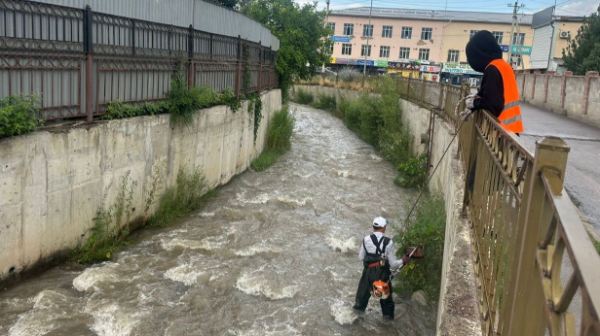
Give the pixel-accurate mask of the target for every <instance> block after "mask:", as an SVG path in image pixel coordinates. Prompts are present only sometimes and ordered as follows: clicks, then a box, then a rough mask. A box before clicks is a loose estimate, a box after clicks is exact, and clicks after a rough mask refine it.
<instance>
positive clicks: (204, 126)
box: [0, 90, 281, 282]
mask: <svg viewBox="0 0 600 336" xmlns="http://www.w3.org/2000/svg"><path fill="white" fill-rule="evenodd" d="M261 99H262V102H263V110H262V114H263V120H262V122H261V124H260V129H259V131H258V137H257V140H256V144H254V126H253V122H254V121H253V119H252V118H253V117H252V116H253V114H249V113H248V112H247V104H248V102H244V104H243V105H242V108H241V109H240V110H239V111H238V112H237V113H233V112H232V111H231V110H230V109H229V108H227V107H225V106H217V107H213V108H210V109H205V110H200V111H198V112H197V113H196V117H195V124H194V126H193V127H180V128H177V129H172V128H171V126H170V116H169V115H167V114H165V115H157V116H144V117H136V118H129V119H121V120H114V121H103V122H97V123H95V124H92V125H87V126H85V125H84V126H81V127H76V128H69V129H66V130H50V131H40V132H36V133H32V134H29V135H24V136H18V137H15V138H11V139H4V140H1V141H0V282H2V281H3V280H6V279H7V278H8V277H9V276H11V277H13V276H16V275H17V274H18V273H20V272H22V271H25V270H28V269H31V268H33V267H34V266H36V265H40V264H44V263H46V262H48V261H50V260H52V259H53V258H55V257H57V256H59V255H61V254H64V253H66V252H68V251H70V250H71V249H73V248H75V247H76V246H77V245H78V244H79V243H80V242H81V241H84V240H85V239H87V237H88V233H89V229H90V228H91V227H92V226H93V218H94V217H95V215H96V211H97V210H98V209H99V208H100V207H101V206H103V205H104V206H109V205H111V204H113V203H114V201H115V199H116V197H117V194H118V192H119V189H120V186H121V184H122V182H121V181H122V179H123V177H124V176H127V175H129V179H130V181H131V182H130V183H131V184H132V185H133V189H132V190H133V202H132V205H133V208H134V209H135V210H134V211H133V217H140V216H142V214H143V212H144V207H145V202H146V198H147V194H148V191H149V189H150V185H151V183H152V177H153V172H154V171H155V169H156V167H157V166H162V167H163V172H164V174H163V176H165V178H164V182H163V184H162V190H159V192H158V195H159V196H160V195H161V194H162V192H163V191H164V190H165V189H166V187H168V186H173V185H175V180H176V177H177V173H178V171H179V169H180V168H182V167H187V168H191V167H202V169H203V171H204V173H205V175H206V178H207V181H208V183H209V186H210V187H211V188H214V187H216V186H218V185H222V184H225V183H227V182H228V181H229V180H230V179H231V178H232V177H233V176H235V175H236V174H239V173H241V172H243V171H245V170H246V169H247V168H248V166H249V165H250V162H251V160H252V159H253V158H255V157H256V156H257V155H258V154H259V153H260V152H261V151H262V149H263V147H264V143H265V140H266V131H267V128H268V124H269V121H270V119H271V116H272V115H273V112H274V111H276V110H278V109H280V108H281V91H280V90H272V91H269V92H266V93H263V94H262V98H261ZM157 198H158V197H157ZM157 203H158V202H156V203H155V205H154V207H156V205H157ZM152 210H153V209H151V211H152Z"/></svg>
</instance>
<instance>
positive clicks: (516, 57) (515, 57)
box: [510, 54, 522, 67]
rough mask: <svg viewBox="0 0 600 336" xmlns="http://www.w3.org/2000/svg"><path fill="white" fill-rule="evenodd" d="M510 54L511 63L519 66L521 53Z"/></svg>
mask: <svg viewBox="0 0 600 336" xmlns="http://www.w3.org/2000/svg"><path fill="white" fill-rule="evenodd" d="M510 56H511V62H510V63H511V65H516V66H517V67H520V66H521V61H522V60H521V54H510Z"/></svg>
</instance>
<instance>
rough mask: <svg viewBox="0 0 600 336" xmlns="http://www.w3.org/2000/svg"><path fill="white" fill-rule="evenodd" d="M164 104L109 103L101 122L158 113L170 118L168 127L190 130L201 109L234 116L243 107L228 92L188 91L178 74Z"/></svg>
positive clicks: (210, 90) (181, 73)
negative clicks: (225, 109)
mask: <svg viewBox="0 0 600 336" xmlns="http://www.w3.org/2000/svg"><path fill="white" fill-rule="evenodd" d="M167 97H168V98H167V100H165V101H161V102H158V103H150V102H145V103H143V104H142V105H129V104H123V103H122V102H121V101H118V100H117V101H112V102H110V103H109V105H108V108H107V109H106V114H105V115H103V116H102V119H108V120H112V119H121V118H131V117H137V116H142V115H155V114H161V113H170V114H171V124H172V125H173V126H175V127H177V126H182V125H185V126H192V125H193V123H194V113H195V112H196V111H197V110H199V109H202V108H207V107H212V106H216V105H226V106H228V107H229V108H231V110H232V111H233V112H234V113H235V112H237V111H238V110H239V109H240V107H241V106H242V103H241V102H240V100H239V99H238V98H237V97H236V96H235V94H234V93H233V91H232V90H231V89H227V90H225V91H223V93H218V92H216V91H213V90H212V89H211V88H210V87H208V86H204V87H195V88H192V89H188V86H187V82H186V80H185V75H184V74H183V72H181V71H180V72H177V73H175V74H174V75H173V77H172V80H171V90H170V91H169V92H168V95H167Z"/></svg>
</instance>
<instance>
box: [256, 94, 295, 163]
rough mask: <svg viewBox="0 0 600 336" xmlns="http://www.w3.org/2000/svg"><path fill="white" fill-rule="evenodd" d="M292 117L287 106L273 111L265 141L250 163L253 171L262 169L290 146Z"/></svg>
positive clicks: (275, 160) (293, 121)
mask: <svg viewBox="0 0 600 336" xmlns="http://www.w3.org/2000/svg"><path fill="white" fill-rule="evenodd" d="M295 122H296V121H295V119H294V117H293V116H292V115H291V114H290V112H289V108H288V106H284V107H283V108H282V109H281V110H279V111H277V112H275V114H274V115H273V119H272V120H271V124H270V125H269V129H268V131H267V142H266V145H265V149H264V150H263V152H262V153H261V154H260V155H259V156H258V157H257V158H256V159H254V160H252V163H250V167H251V168H252V169H254V170H255V171H258V172H260V171H264V170H265V169H267V168H269V167H270V166H272V165H273V164H275V162H277V159H278V158H279V157H280V156H281V155H283V154H285V152H287V151H288V150H289V149H290V148H291V141H290V138H291V137H292V133H293V131H294V124H295Z"/></svg>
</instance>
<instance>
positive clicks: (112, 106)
mask: <svg viewBox="0 0 600 336" xmlns="http://www.w3.org/2000/svg"><path fill="white" fill-rule="evenodd" d="M168 109H169V102H168V101H162V102H159V103H150V102H145V103H143V104H142V105H129V104H123V103H122V102H121V101H120V100H117V101H112V102H110V103H109V104H108V107H107V108H106V114H105V115H103V116H102V117H101V119H106V120H112V119H122V118H131V117H138V116H142V115H156V114H161V113H166V112H167V111H168Z"/></svg>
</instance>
